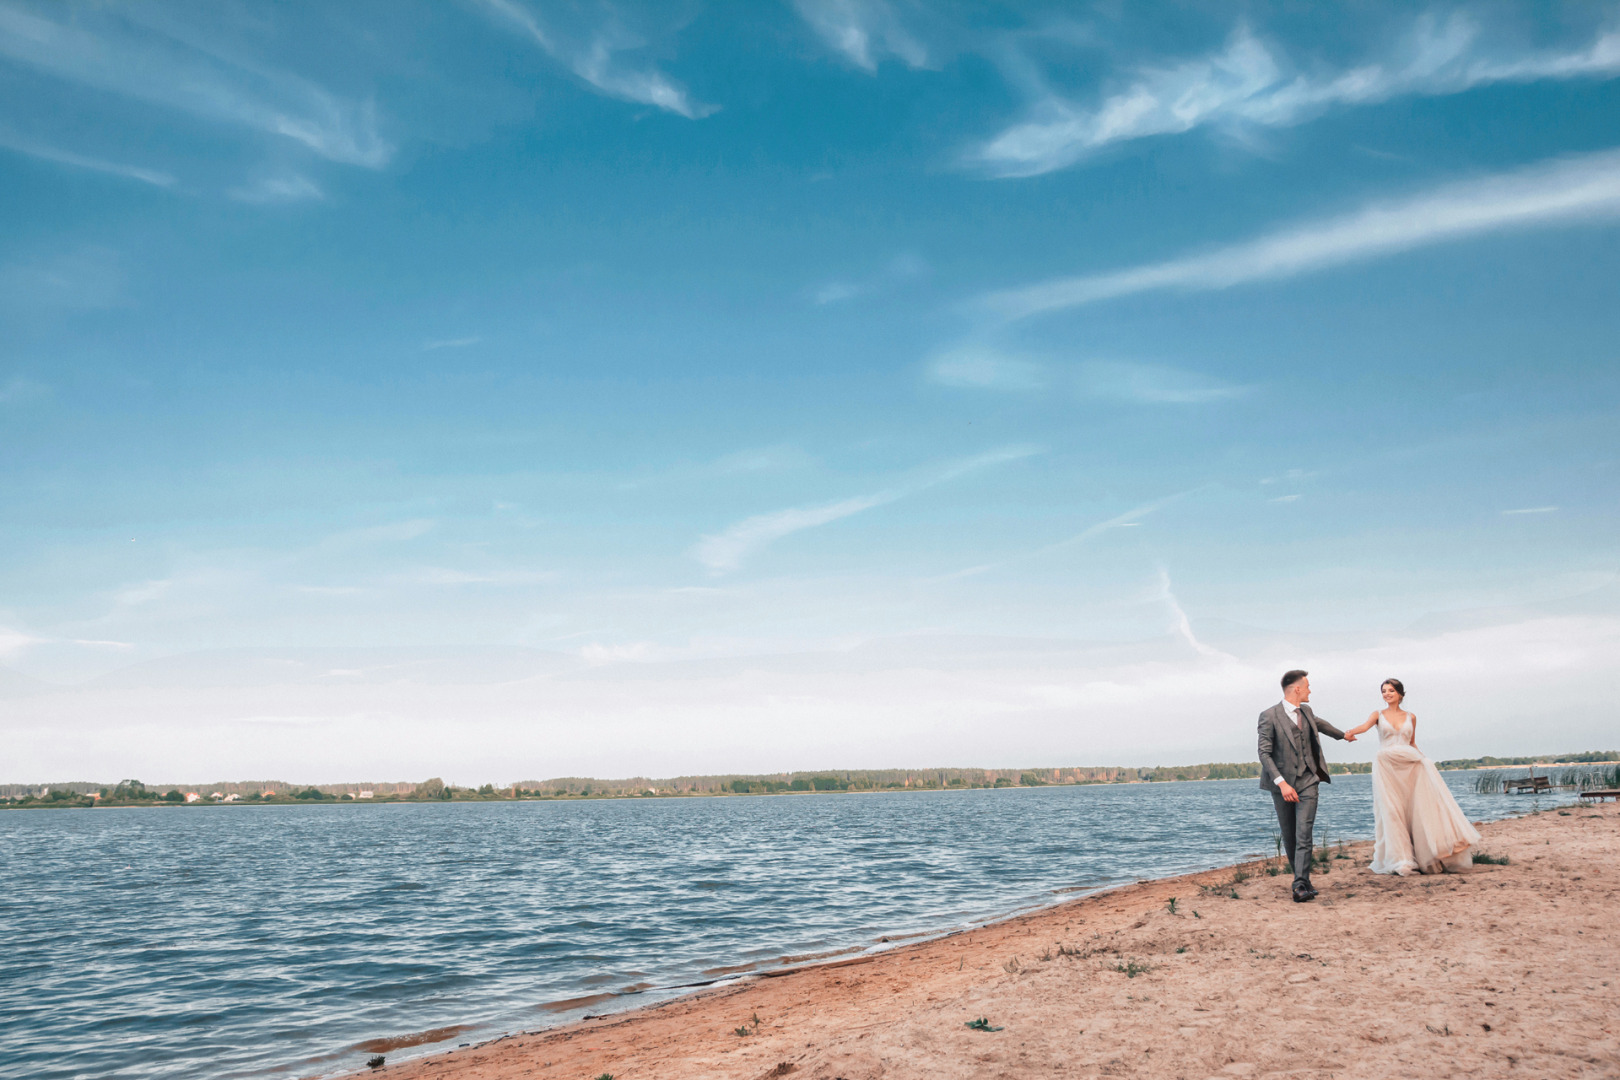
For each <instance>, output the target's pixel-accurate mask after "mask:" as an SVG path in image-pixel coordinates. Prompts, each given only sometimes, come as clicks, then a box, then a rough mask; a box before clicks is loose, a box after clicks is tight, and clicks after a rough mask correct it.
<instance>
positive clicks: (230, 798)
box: [223, 791, 242, 802]
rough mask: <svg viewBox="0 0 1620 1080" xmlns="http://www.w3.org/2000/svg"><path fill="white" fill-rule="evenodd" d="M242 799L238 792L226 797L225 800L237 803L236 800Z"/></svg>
mask: <svg viewBox="0 0 1620 1080" xmlns="http://www.w3.org/2000/svg"><path fill="white" fill-rule="evenodd" d="M241 797H242V796H240V795H238V794H237V793H236V792H234V791H233V792H231V793H230V794H229V795H226V796H224V797H223V798H224V800H225V801H226V802H235V801H236V800H238V799H240V798H241Z"/></svg>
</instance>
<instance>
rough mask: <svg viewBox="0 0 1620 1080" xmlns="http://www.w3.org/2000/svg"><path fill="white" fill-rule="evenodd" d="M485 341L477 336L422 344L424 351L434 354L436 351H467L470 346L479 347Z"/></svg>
mask: <svg viewBox="0 0 1620 1080" xmlns="http://www.w3.org/2000/svg"><path fill="white" fill-rule="evenodd" d="M483 340H484V339H483V338H481V337H477V336H476V335H475V336H473V337H463V338H445V339H443V340H439V341H424V342H422V351H423V352H433V351H434V350H435V349H465V348H468V347H470V346H473V345H477V344H478V343H479V342H481V341H483Z"/></svg>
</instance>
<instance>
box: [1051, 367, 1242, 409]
mask: <svg viewBox="0 0 1620 1080" xmlns="http://www.w3.org/2000/svg"><path fill="white" fill-rule="evenodd" d="M1078 384H1079V388H1080V392H1081V393H1082V394H1084V395H1086V396H1087V397H1094V398H1100V399H1102V400H1104V401H1121V402H1132V403H1135V404H1142V405H1199V404H1205V403H1208V402H1212V401H1226V400H1229V399H1231V398H1235V397H1241V396H1243V395H1244V394H1246V393H1248V392H1249V388H1248V387H1243V386H1233V385H1231V384H1230V383H1225V382H1221V381H1220V380H1219V379H1214V378H1211V377H1210V376H1208V375H1200V374H1199V373H1198V372H1196V371H1184V370H1182V369H1181V368H1174V367H1166V366H1164V365H1162V364H1134V363H1124V362H1121V361H1117V360H1093V361H1089V362H1087V363H1084V364H1081V365H1080V368H1079V371H1078Z"/></svg>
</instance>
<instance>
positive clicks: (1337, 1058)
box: [381, 805, 1620, 1080]
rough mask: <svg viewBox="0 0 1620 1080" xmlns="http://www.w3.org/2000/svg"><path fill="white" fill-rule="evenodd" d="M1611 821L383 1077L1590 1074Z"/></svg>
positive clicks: (1607, 997) (1614, 981) (1579, 821)
mask: <svg viewBox="0 0 1620 1080" xmlns="http://www.w3.org/2000/svg"><path fill="white" fill-rule="evenodd" d="M1617 826H1620V807H1617V806H1614V805H1609V806H1605V807H1572V808H1570V809H1568V810H1567V811H1563V812H1559V811H1547V812H1543V813H1539V814H1534V815H1529V816H1526V817H1522V818H1516V819H1509V820H1506V821H1501V822H1497V823H1494V824H1490V825H1485V826H1482V832H1483V833H1484V841H1483V843H1482V844H1481V850H1483V851H1485V852H1486V853H1488V854H1490V855H1495V856H1504V857H1507V858H1508V859H1509V860H1510V861H1509V863H1508V864H1507V865H1481V866H1477V867H1476V868H1475V869H1474V870H1473V871H1472V872H1471V873H1468V874H1464V875H1444V876H1440V877H1410V878H1395V877H1384V876H1378V875H1374V874H1372V873H1370V872H1369V871H1368V870H1367V869H1366V866H1367V860H1368V856H1369V854H1370V851H1369V848H1370V845H1366V844H1361V845H1352V846H1349V847H1347V848H1345V849H1343V854H1344V855H1346V856H1348V857H1347V858H1336V859H1333V860H1332V861H1331V862H1330V864H1329V867H1328V870H1327V872H1325V873H1323V872H1318V874H1317V878H1316V881H1317V885H1318V887H1319V888H1320V889H1321V897H1320V899H1319V900H1318V901H1316V902H1315V903H1311V904H1295V903H1292V902H1291V901H1290V899H1289V895H1288V886H1289V876H1288V875H1287V874H1286V873H1284V874H1279V875H1277V876H1271V875H1269V874H1267V873H1266V869H1265V868H1266V864H1265V863H1250V864H1245V865H1244V866H1242V867H1236V868H1227V869H1225V870H1220V871H1212V872H1208V873H1202V874H1195V875H1190V876H1186V877H1179V878H1171V879H1165V880H1160V881H1152V882H1144V883H1140V884H1137V885H1133V886H1129V887H1126V888H1121V889H1115V890H1112V891H1110V892H1107V893H1104V894H1099V895H1095V896H1090V897H1086V898H1084V899H1080V900H1075V901H1072V902H1069V903H1065V904H1062V905H1060V906H1057V907H1053V908H1049V909H1045V910H1042V911H1040V912H1037V913H1034V914H1030V915H1026V916H1021V917H1018V918H1013V919H1008V920H1006V921H1005V922H1000V923H996V924H993V925H990V926H987V927H983V928H981V929H976V930H972V931H966V932H963V933H959V934H954V935H951V936H949V937H944V938H939V939H935V940H930V941H926V942H922V943H918V944H915V945H911V946H905V947H900V948H895V949H893V950H890V951H887V952H884V953H881V954H877V955H874V956H866V957H860V958H857V959H854V960H850V961H845V962H843V963H836V964H826V965H822V966H818V967H812V968H806V969H802V970H797V971H793V972H791V973H786V974H782V975H779V976H777V977H757V976H756V977H749V978H746V979H744V980H742V981H740V982H735V983H729V984H727V985H725V986H722V987H715V988H711V989H708V990H704V991H701V992H698V993H695V994H692V995H690V996H687V997H683V998H679V999H676V1000H674V1001H669V1002H666V1003H664V1004H661V1005H657V1006H653V1007H650V1008H645V1009H641V1010H637V1011H634V1012H629V1013H621V1014H617V1015H614V1016H611V1017H606V1018H602V1019H594V1020H588V1021H585V1022H582V1023H577V1024H572V1025H569V1026H566V1027H560V1028H555V1029H551V1030H548V1031H544V1032H540V1033H535V1034H529V1035H516V1036H509V1037H507V1038H503V1039H499V1040H496V1041H494V1042H490V1043H485V1044H482V1045H479V1046H475V1047H469V1048H467V1049H463V1050H457V1051H453V1052H450V1053H445V1054H439V1055H436V1056H432V1057H428V1058H423V1059H418V1060H415V1061H409V1062H401V1063H399V1064H397V1065H392V1064H391V1065H388V1066H386V1067H385V1068H384V1069H383V1070H382V1071H381V1075H385V1076H388V1077H391V1078H412V1080H415V1078H423V1080H425V1078H429V1077H431V1078H435V1080H442V1078H451V1080H475V1078H476V1080H517V1078H520V1077H521V1078H542V1080H544V1078H549V1077H558V1078H567V1080H594V1078H597V1077H600V1076H602V1075H603V1074H604V1073H605V1074H611V1075H612V1076H613V1077H614V1078H615V1080H639V1078H642V1077H647V1078H653V1077H656V1078H659V1080H680V1078H687V1077H690V1078H693V1080H697V1078H705V1080H710V1078H719V1077H736V1078H739V1080H760V1078H765V1077H776V1076H794V1077H802V1078H804V1080H839V1078H842V1080H877V1078H884V1080H912V1078H916V1080H923V1078H925V1077H926V1078H928V1080H955V1078H963V1080H966V1078H969V1077H973V1078H980V1077H1036V1076H1040V1077H1054V1076H1056V1077H1073V1078H1079V1077H1105V1076H1106V1077H1117V1076H1141V1077H1184V1078H1189V1080H1204V1078H1206V1077H1222V1078H1225V1077H1291V1078H1307V1077H1308V1078H1323V1080H1326V1078H1328V1077H1339V1078H1343V1077H1395V1076H1425V1077H1431V1076H1432V1077H1476V1076H1477V1077H1486V1076H1490V1077H1496V1076H1525V1077H1548V1076H1557V1077H1588V1076H1590V1077H1598V1076H1608V1077H1612V1076H1616V1075H1620V1038H1617V1032H1620V1005H1617V1003H1616V998H1617V996H1620V829H1617ZM1172 900H1173V901H1174V904H1172ZM981 1017H982V1018H984V1019H985V1020H987V1021H988V1025H987V1026H988V1027H990V1028H998V1029H999V1030H975V1029H973V1028H970V1027H968V1026H967V1024H968V1023H969V1022H971V1021H974V1020H977V1019H979V1018H981Z"/></svg>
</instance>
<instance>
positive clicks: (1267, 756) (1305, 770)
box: [1260, 670, 1356, 904]
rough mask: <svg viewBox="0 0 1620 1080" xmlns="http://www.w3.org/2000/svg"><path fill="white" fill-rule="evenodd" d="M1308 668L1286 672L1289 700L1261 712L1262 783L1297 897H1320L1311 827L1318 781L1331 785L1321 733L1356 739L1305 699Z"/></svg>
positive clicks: (1285, 693) (1300, 900) (1284, 683)
mask: <svg viewBox="0 0 1620 1080" xmlns="http://www.w3.org/2000/svg"><path fill="white" fill-rule="evenodd" d="M1306 675H1307V673H1306V672H1303V671H1298V670H1295V671H1290V672H1288V673H1287V674H1286V675H1284V676H1283V677H1282V689H1283V699H1282V700H1281V701H1280V702H1278V703H1277V704H1275V705H1273V706H1272V707H1271V708H1269V709H1267V710H1266V711H1265V712H1263V713H1261V714H1260V788H1261V790H1263V791H1269V792H1271V798H1272V800H1273V801H1274V802H1275V803H1276V804H1277V824H1278V825H1280V826H1281V827H1282V842H1283V850H1284V851H1286V852H1288V854H1289V857H1290V858H1292V859H1293V861H1294V901H1295V902H1296V903H1300V904H1303V903H1304V902H1305V901H1307V900H1310V899H1313V898H1314V897H1315V896H1316V890H1315V889H1313V888H1311V826H1312V825H1313V824H1315V822H1316V787H1317V784H1318V783H1319V782H1320V783H1323V784H1331V783H1332V782H1333V781H1332V780H1331V779H1329V778H1328V771H1327V762H1326V761H1325V760H1324V759H1323V757H1322V742H1321V740H1320V739H1319V738H1318V737H1317V733H1318V732H1323V731H1325V732H1327V733H1328V734H1329V735H1331V736H1333V737H1334V738H1335V739H1344V740H1346V741H1347V742H1355V741H1356V737H1355V736H1354V735H1346V734H1345V733H1344V732H1342V731H1340V730H1339V729H1338V728H1336V727H1334V726H1333V725H1332V724H1330V723H1328V722H1327V721H1326V720H1323V719H1321V718H1319V717H1318V716H1317V715H1316V714H1315V713H1314V712H1312V711H1311V707H1310V706H1309V705H1307V704H1305V703H1306V702H1307V701H1309V700H1310V698H1311V680H1310V679H1309V678H1307V677H1306Z"/></svg>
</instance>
